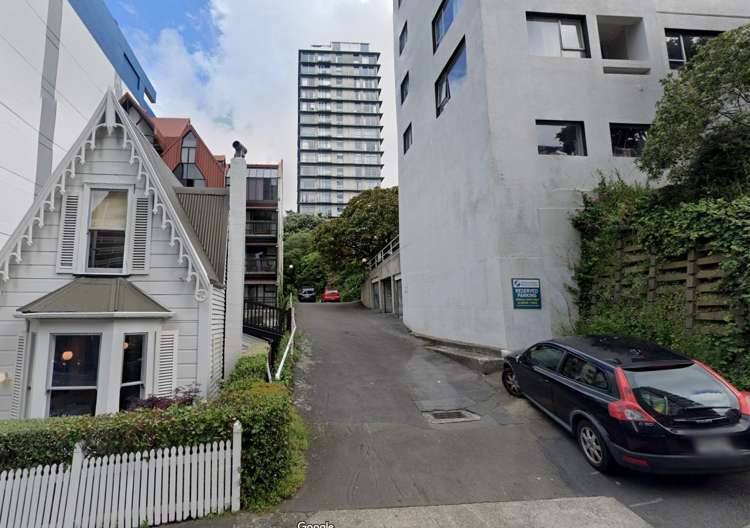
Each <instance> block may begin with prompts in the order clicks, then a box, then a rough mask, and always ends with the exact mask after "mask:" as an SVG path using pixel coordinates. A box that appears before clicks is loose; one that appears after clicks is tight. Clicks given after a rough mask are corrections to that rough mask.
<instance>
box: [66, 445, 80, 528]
mask: <svg viewBox="0 0 750 528" xmlns="http://www.w3.org/2000/svg"><path fill="white" fill-rule="evenodd" d="M82 467H83V445H82V444H81V442H77V443H76V445H75V448H74V449H73V462H72V463H71V465H70V481H69V482H68V496H67V497H61V500H62V501H63V504H64V505H65V520H64V521H63V522H64V524H63V528H73V526H75V524H74V523H75V520H76V518H75V517H76V505H77V503H78V492H79V490H80V487H81V486H80V482H79V481H80V480H81V468H82Z"/></svg>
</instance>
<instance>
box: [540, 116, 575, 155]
mask: <svg viewBox="0 0 750 528" xmlns="http://www.w3.org/2000/svg"><path fill="white" fill-rule="evenodd" d="M536 134H537V150H538V152H539V154H563V155H567V156H585V155H586V137H585V135H584V130H583V123H581V122H579V121H537V122H536Z"/></svg>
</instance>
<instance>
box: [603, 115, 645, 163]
mask: <svg viewBox="0 0 750 528" xmlns="http://www.w3.org/2000/svg"><path fill="white" fill-rule="evenodd" d="M648 129H649V125H625V124H618V123H611V124H610V125H609V135H610V137H611V138H612V154H613V155H614V156H617V157H625V158H637V157H639V156H640V155H641V154H642V153H643V149H644V148H645V146H646V138H647V137H648Z"/></svg>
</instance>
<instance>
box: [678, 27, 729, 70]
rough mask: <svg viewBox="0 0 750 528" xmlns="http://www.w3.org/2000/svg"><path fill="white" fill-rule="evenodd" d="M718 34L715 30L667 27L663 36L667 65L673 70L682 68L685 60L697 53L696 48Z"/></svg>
mask: <svg viewBox="0 0 750 528" xmlns="http://www.w3.org/2000/svg"><path fill="white" fill-rule="evenodd" d="M720 34H721V33H719V32H716V31H691V30H682V29H667V30H666V32H665V38H666V42H667V55H669V67H670V68H672V69H673V70H677V69H680V68H682V67H683V66H684V65H685V63H687V61H689V60H690V59H692V58H693V57H694V56H695V54H696V53H698V49H699V48H700V47H701V46H702V45H703V44H705V43H706V42H708V41H709V40H711V39H712V38H714V37H716V36H718V35H720Z"/></svg>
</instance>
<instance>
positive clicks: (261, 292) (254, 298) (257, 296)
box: [245, 284, 276, 306]
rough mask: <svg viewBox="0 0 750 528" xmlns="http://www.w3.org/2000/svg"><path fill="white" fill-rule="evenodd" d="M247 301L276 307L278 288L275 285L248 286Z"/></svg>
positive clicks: (246, 286)
mask: <svg viewBox="0 0 750 528" xmlns="http://www.w3.org/2000/svg"><path fill="white" fill-rule="evenodd" d="M245 300H246V301H250V302H257V303H261V304H269V305H271V306H276V286H275V285H274V284H246V285H245Z"/></svg>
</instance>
